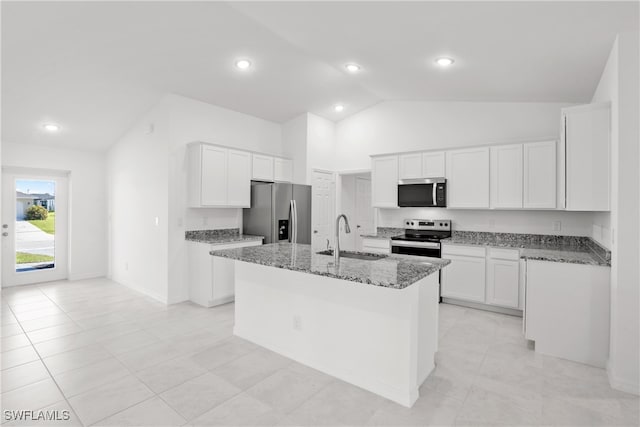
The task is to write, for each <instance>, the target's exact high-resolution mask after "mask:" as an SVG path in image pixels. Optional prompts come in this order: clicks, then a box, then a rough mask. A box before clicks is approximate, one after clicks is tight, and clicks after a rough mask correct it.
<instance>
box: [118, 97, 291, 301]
mask: <svg viewBox="0 0 640 427" xmlns="http://www.w3.org/2000/svg"><path fill="white" fill-rule="evenodd" d="M151 128H153V132H152V133H147V132H148V130H149V129H151ZM192 141H204V142H211V143H216V144H221V145H226V146H230V147H235V148H238V149H244V150H251V151H258V152H263V153H267V154H273V155H282V154H283V147H282V129H281V126H280V125H279V124H276V123H273V122H269V121H266V120H262V119H258V118H255V117H252V116H248V115H246V114H241V113H237V112H235V111H231V110H227V109H224V108H220V107H217V106H214V105H210V104H206V103H204V102H200V101H196V100H193V99H189V98H185V97H182V96H178V95H172V94H170V95H167V96H165V97H164V98H163V99H162V100H161V101H160V103H159V104H158V105H157V106H156V107H155V108H154V109H153V110H152V111H150V112H149V113H148V114H146V115H145V116H144V117H142V118H141V119H140V120H139V121H138V123H136V125H134V126H133V127H132V129H131V130H130V131H129V132H127V134H126V135H125V136H124V137H123V138H122V139H120V140H119V141H118V142H117V143H116V144H115V145H114V146H113V147H112V148H111V149H110V150H109V184H110V185H109V201H110V210H111V213H112V227H111V230H112V234H111V241H112V248H111V268H112V277H113V279H114V280H116V281H118V282H120V283H123V284H125V285H128V286H130V287H132V288H135V289H137V290H140V291H142V292H145V293H147V294H148V295H150V296H152V297H154V298H156V299H158V300H160V301H163V302H167V303H169V304H171V303H175V302H180V301H184V300H186V299H187V298H188V286H187V280H188V275H187V262H186V251H187V248H186V242H185V240H184V232H185V231H186V230H196V229H218V228H241V226H242V209H195V208H189V207H188V203H187V192H186V186H187V169H186V145H187V143H189V142H192ZM140 205H142V206H141V207H136V208H133V206H140ZM156 217H158V225H156V223H155V218H156Z"/></svg>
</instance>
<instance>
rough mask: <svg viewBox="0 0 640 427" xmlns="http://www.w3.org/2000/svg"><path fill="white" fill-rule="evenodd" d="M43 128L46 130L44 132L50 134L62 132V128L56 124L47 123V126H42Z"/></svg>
mask: <svg viewBox="0 0 640 427" xmlns="http://www.w3.org/2000/svg"><path fill="white" fill-rule="evenodd" d="M42 127H43V128H44V130H46V131H49V132H58V131H59V130H60V126H58V125H56V124H54V123H47V124H45V125H42Z"/></svg>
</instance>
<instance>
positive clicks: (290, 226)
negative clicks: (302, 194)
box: [287, 200, 294, 243]
mask: <svg viewBox="0 0 640 427" xmlns="http://www.w3.org/2000/svg"><path fill="white" fill-rule="evenodd" d="M293 221H294V220H293V200H289V236H288V238H287V240H288V241H289V243H291V242H293Z"/></svg>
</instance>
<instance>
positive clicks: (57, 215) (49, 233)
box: [2, 172, 68, 287]
mask: <svg viewBox="0 0 640 427" xmlns="http://www.w3.org/2000/svg"><path fill="white" fill-rule="evenodd" d="M2 187H3V191H2V286H3V287H5V286H15V285H24V284H31V283H39V282H46V281H52V280H60V279H66V278H67V243H68V235H67V192H68V179H67V178H66V177H63V176H46V175H42V176H40V175H37V174H30V175H24V174H20V173H10V172H3V174H2Z"/></svg>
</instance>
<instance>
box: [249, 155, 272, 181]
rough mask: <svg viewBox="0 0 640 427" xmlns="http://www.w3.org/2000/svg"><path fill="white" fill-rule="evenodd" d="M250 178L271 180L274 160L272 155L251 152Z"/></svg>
mask: <svg viewBox="0 0 640 427" xmlns="http://www.w3.org/2000/svg"><path fill="white" fill-rule="evenodd" d="M252 158H253V167H252V172H251V179H255V180H256V181H273V178H274V175H273V170H274V161H273V157H272V156H266V155H264V154H255V153H254V154H253V155H252Z"/></svg>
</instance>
